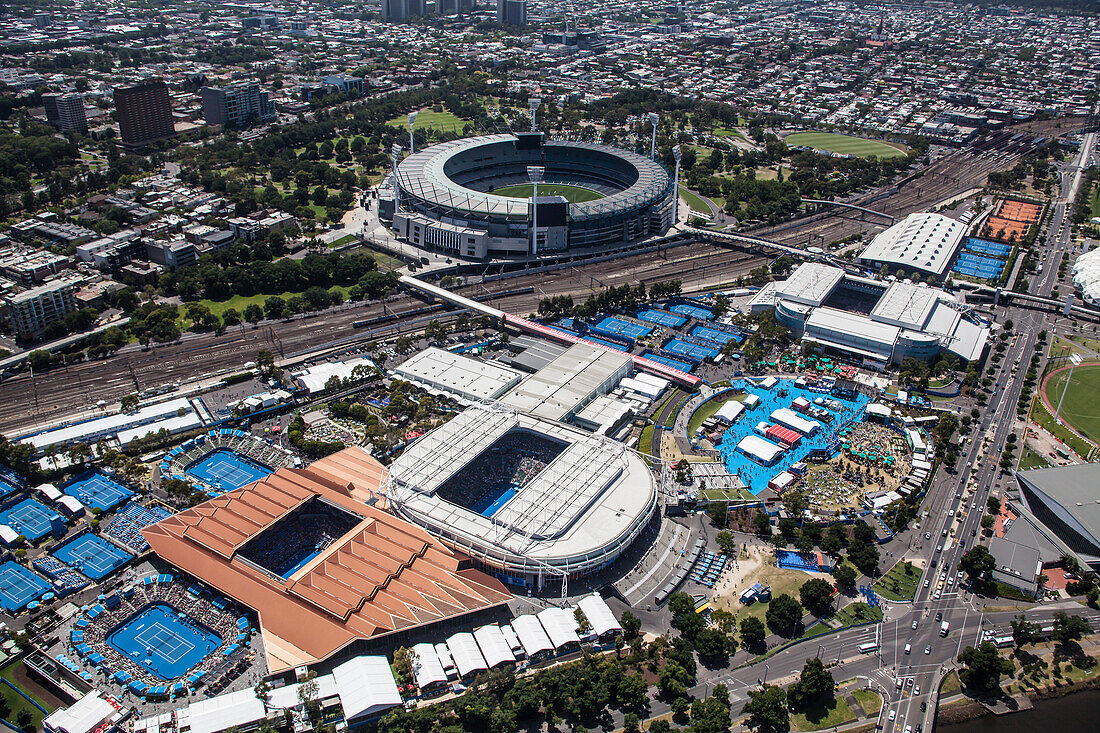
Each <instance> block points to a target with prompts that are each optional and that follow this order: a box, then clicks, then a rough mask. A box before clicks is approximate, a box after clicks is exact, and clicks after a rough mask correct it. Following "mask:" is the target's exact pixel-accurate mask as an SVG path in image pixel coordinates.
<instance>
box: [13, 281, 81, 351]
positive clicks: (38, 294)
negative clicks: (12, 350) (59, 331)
mask: <svg viewBox="0 0 1100 733" xmlns="http://www.w3.org/2000/svg"><path fill="white" fill-rule="evenodd" d="M75 293H76V286H75V285H73V283H72V282H71V281H69V280H55V281H53V282H49V283H46V284H45V285H39V286H38V287H36V288H31V289H30V290H24V291H23V292H21V293H16V294H15V295H12V296H10V297H8V298H5V299H4V303H5V304H6V305H7V307H8V318H9V319H10V320H11V326H12V330H13V331H14V332H15V335H16V336H17V337H19V338H21V339H32V338H35V337H37V336H39V335H41V333H42V332H43V331H44V330H45V329H46V326H48V325H49V324H51V323H53V322H54V321H60V320H61V319H62V318H64V317H65V316H67V315H68V314H69V313H72V312H73V311H74V310H76V300H75V298H74V297H73V295H74V294H75Z"/></svg>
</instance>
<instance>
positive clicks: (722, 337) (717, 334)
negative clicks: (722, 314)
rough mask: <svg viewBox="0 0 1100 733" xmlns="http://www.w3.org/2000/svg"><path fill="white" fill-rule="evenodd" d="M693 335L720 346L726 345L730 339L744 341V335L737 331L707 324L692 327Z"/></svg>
mask: <svg viewBox="0 0 1100 733" xmlns="http://www.w3.org/2000/svg"><path fill="white" fill-rule="evenodd" d="M691 335H692V336H694V337H695V338H697V339H702V340H703V341H710V342H711V343H714V344H718V345H719V346H725V345H726V344H728V343H729V342H730V341H732V342H734V343H735V344H739V343H741V341H742V338H743V337H742V336H741V335H739V334H736V333H729V332H727V331H719V330H718V329H717V328H709V327H707V326H696V327H695V328H693V329H691Z"/></svg>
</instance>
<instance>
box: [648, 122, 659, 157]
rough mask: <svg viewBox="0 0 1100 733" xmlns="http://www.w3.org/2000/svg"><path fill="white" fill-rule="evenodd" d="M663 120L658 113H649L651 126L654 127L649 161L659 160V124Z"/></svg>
mask: <svg viewBox="0 0 1100 733" xmlns="http://www.w3.org/2000/svg"><path fill="white" fill-rule="evenodd" d="M660 121H661V118H660V117H659V116H658V115H657V113H656V112H650V113H649V124H650V125H652V126H653V138H652V139H651V140H650V141H649V159H650V160H657V123H659V122H660Z"/></svg>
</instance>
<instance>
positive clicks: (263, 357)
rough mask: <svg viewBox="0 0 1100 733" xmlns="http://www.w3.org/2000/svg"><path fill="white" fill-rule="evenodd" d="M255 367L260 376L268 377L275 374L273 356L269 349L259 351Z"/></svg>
mask: <svg viewBox="0 0 1100 733" xmlns="http://www.w3.org/2000/svg"><path fill="white" fill-rule="evenodd" d="M256 367H257V368H258V369H259V370H260V374H262V375H264V376H265V377H270V376H271V375H273V374H274V373H275V355H274V354H273V353H271V350H270V349H260V350H259V351H258V352H257V353H256Z"/></svg>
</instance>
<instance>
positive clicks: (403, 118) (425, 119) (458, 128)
mask: <svg viewBox="0 0 1100 733" xmlns="http://www.w3.org/2000/svg"><path fill="white" fill-rule="evenodd" d="M466 122H467V121H466V120H464V119H462V118H461V117H455V116H454V115H453V114H451V113H450V112H447V111H443V112H433V111H432V110H430V109H422V110H420V111H419V112H418V113H417V115H416V122H415V123H413V129H414V130H421V129H423V128H425V127H432V128H435V129H436V130H449V131H451V132H455V133H458V134H459V135H461V134H462V130H463V128H465V126H466ZM386 124H387V125H393V126H394V127H400V128H401V129H402V130H408V129H409V117H408V115H398V116H397V117H394V118H393V119H392V120H390V121H389V122H387V123H386Z"/></svg>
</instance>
